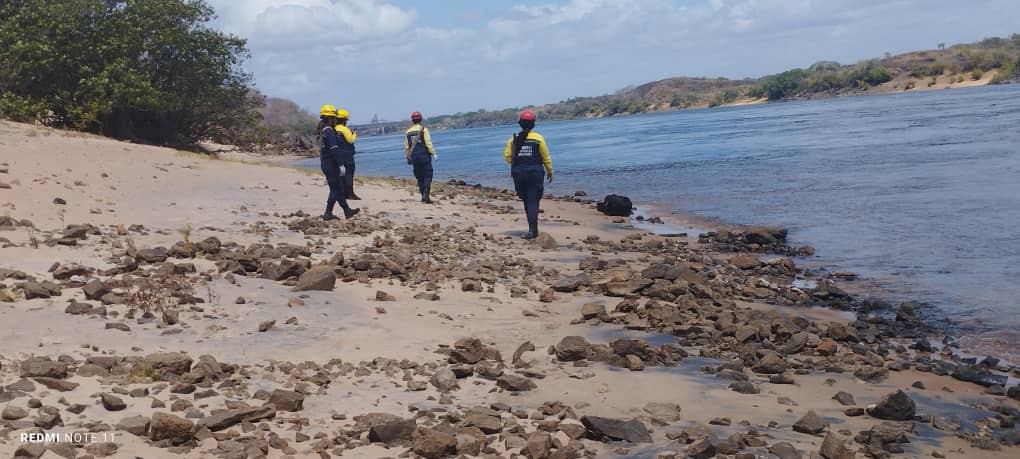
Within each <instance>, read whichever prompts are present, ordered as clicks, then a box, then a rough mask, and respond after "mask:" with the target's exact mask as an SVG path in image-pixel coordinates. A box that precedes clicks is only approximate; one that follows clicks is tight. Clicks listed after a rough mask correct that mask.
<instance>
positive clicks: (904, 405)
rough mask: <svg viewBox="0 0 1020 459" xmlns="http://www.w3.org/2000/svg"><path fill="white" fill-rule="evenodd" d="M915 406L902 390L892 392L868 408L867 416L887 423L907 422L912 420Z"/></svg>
mask: <svg viewBox="0 0 1020 459" xmlns="http://www.w3.org/2000/svg"><path fill="white" fill-rule="evenodd" d="M916 411H917V405H916V404H915V403H914V400H912V399H911V398H910V396H909V395H907V394H906V393H904V392H903V391H902V390H898V391H896V392H893V393H891V394H889V395H886V396H885V397H882V400H879V402H878V403H877V404H875V405H873V406H869V407H868V414H870V415H871V416H872V417H875V418H878V419H884V420H887V421H909V420H911V419H914V414H915V412H916Z"/></svg>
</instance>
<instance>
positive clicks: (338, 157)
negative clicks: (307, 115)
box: [319, 104, 361, 220]
mask: <svg viewBox="0 0 1020 459" xmlns="http://www.w3.org/2000/svg"><path fill="white" fill-rule="evenodd" d="M336 115H337V110H336V108H334V107H333V106H332V105H329V104H326V105H323V106H322V108H321V109H319V119H320V123H319V124H320V125H321V126H322V130H321V131H320V140H319V142H320V147H319V148H320V149H319V164H320V166H321V167H322V173H323V174H325V175H326V183H327V184H329V197H328V198H326V211H325V212H324V213H323V214H322V219H323V220H336V219H337V217H336V216H335V215H333V207H334V206H335V205H336V204H340V208H341V209H343V210H344V217H347V218H351V217H353V216H355V215H357V213H358V212H360V211H361V209H351V207H350V206H349V205H347V191H346V189H345V188H344V176H345V175H346V174H347V171H346V170H345V169H346V168H345V166H344V160H345V157H344V153H343V150H342V147H341V141H340V139H342V138H344V136H340V135H337V116H336Z"/></svg>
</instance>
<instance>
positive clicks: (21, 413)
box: [0, 405, 28, 421]
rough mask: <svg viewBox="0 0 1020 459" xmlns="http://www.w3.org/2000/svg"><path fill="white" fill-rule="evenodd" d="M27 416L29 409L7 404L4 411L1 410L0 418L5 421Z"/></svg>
mask: <svg viewBox="0 0 1020 459" xmlns="http://www.w3.org/2000/svg"><path fill="white" fill-rule="evenodd" d="M26 417H28V410H26V409H24V408H21V407H18V406H14V405H7V406H5V407H4V410H3V412H0V419H3V420H5V421H17V420H19V419H24V418H26Z"/></svg>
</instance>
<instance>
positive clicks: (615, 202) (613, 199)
mask: <svg viewBox="0 0 1020 459" xmlns="http://www.w3.org/2000/svg"><path fill="white" fill-rule="evenodd" d="M595 207H596V208H597V209H598V210H599V212H602V213H604V214H606V215H610V216H613V217H629V216H630V214H631V211H633V210H634V203H632V202H631V201H630V198H628V197H626V196H620V195H618V194H611V195H609V196H606V198H605V199H603V200H602V202H600V203H598V204H596V205H595Z"/></svg>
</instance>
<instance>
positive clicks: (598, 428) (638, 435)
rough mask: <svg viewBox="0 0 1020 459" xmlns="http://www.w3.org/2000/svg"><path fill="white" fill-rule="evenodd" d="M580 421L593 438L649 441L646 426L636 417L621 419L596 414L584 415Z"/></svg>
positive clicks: (650, 438)
mask: <svg viewBox="0 0 1020 459" xmlns="http://www.w3.org/2000/svg"><path fill="white" fill-rule="evenodd" d="M581 423H582V424H584V427H585V428H586V429H588V434H589V436H591V437H592V438H595V439H602V440H605V439H609V440H624V441H628V442H630V443H651V442H652V436H651V435H650V434H649V433H648V428H647V427H645V425H644V423H642V422H641V421H639V420H637V419H631V420H622V419H611V418H603V417H598V416H584V417H582V418H581Z"/></svg>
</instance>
